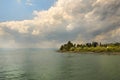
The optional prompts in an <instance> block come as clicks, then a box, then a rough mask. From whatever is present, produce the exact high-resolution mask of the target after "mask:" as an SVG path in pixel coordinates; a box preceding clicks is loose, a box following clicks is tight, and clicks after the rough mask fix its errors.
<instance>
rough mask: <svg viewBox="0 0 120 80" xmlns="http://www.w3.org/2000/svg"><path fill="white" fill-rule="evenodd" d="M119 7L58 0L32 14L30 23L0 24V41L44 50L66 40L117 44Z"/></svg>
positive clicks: (95, 0)
mask: <svg viewBox="0 0 120 80" xmlns="http://www.w3.org/2000/svg"><path fill="white" fill-rule="evenodd" d="M27 2H28V3H29V2H30V3H31V1H30V0H27ZM116 2H117V3H116ZM119 5H120V1H118V0H58V1H57V2H56V4H55V5H53V6H52V7H51V8H49V9H48V10H46V11H34V12H33V14H34V17H33V19H31V20H23V21H8V22H1V23H0V37H1V38H2V40H1V41H0V42H2V43H3V44H7V42H10V43H11V44H13V43H14V45H15V44H16V45H17V47H44V48H45V47H56V45H57V44H60V43H63V42H64V41H67V40H72V41H76V42H89V41H93V40H96V41H101V42H102V41H103V42H107V41H109V42H112V41H119V40H120V38H119V37H120V35H119V32H120V23H119V21H120V15H119V12H120V7H119ZM3 35H4V36H3ZM6 37H7V40H8V41H7V40H5V41H3V40H4V39H6ZM9 40H10V41H9ZM47 44H49V46H47ZM15 47H16V46H15Z"/></svg>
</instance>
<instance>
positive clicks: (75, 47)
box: [58, 41, 120, 55]
mask: <svg viewBox="0 0 120 80" xmlns="http://www.w3.org/2000/svg"><path fill="white" fill-rule="evenodd" d="M58 52H61V53H68V52H69V53H81V54H108V55H120V43H118V42H116V43H108V44H102V43H98V42H92V43H86V44H73V43H72V42H71V41H68V42H67V44H63V45H61V47H60V49H59V50H58Z"/></svg>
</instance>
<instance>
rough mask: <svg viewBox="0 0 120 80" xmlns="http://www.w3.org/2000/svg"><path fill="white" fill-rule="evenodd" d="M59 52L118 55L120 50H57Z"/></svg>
mask: <svg viewBox="0 0 120 80" xmlns="http://www.w3.org/2000/svg"><path fill="white" fill-rule="evenodd" d="M57 52H59V53H73V54H74V53H77V54H100V55H104V54H105V55H120V52H109V51H104V52H97V51H93V52H91V51H60V50H57Z"/></svg>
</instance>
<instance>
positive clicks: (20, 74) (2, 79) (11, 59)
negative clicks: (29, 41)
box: [0, 49, 120, 80]
mask: <svg viewBox="0 0 120 80" xmlns="http://www.w3.org/2000/svg"><path fill="white" fill-rule="evenodd" d="M0 80H120V55H96V54H76V53H58V52H55V51H54V50H53V49H16V50H15V49H0Z"/></svg>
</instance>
